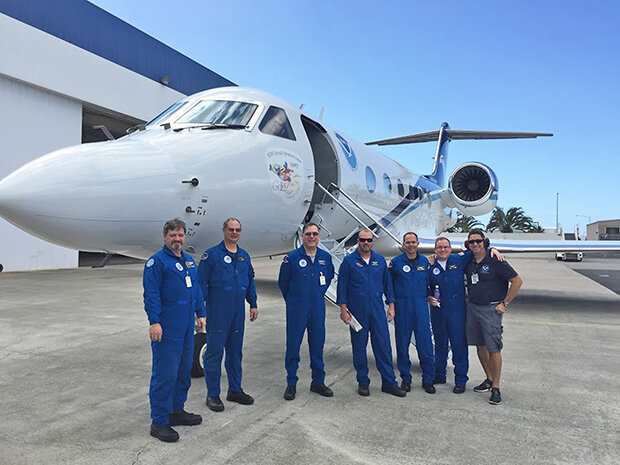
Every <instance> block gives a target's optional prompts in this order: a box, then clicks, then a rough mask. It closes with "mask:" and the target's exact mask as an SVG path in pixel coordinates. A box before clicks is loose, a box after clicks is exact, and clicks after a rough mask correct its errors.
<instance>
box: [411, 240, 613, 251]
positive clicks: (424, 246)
mask: <svg viewBox="0 0 620 465" xmlns="http://www.w3.org/2000/svg"><path fill="white" fill-rule="evenodd" d="M449 239H450V242H451V243H452V249H453V250H459V249H463V248H464V245H463V244H464V243H465V241H466V240H467V236H462V237H454V236H451V237H449ZM489 240H490V241H491V246H493V247H495V248H496V249H498V250H499V251H500V252H502V253H507V252H510V253H520V252H618V251H620V241H561V240H558V241H554V240H546V241H542V240H528V239H494V238H489ZM434 244H435V239H434V238H433V239H427V238H420V246H419V249H420V251H422V252H429V251H430V250H433V247H434Z"/></svg>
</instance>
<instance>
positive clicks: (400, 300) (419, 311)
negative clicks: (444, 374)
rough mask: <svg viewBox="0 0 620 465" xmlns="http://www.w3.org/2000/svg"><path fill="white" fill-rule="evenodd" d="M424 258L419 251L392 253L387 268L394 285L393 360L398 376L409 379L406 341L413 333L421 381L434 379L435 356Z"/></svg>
mask: <svg viewBox="0 0 620 465" xmlns="http://www.w3.org/2000/svg"><path fill="white" fill-rule="evenodd" d="M429 268H430V265H429V263H428V259H427V258H426V257H424V256H422V255H420V254H418V255H417V257H416V258H415V259H414V260H409V259H408V258H407V255H406V254H404V253H403V254H401V255H398V256H397V257H394V258H393V259H392V261H391V262H390V266H389V270H390V275H391V277H392V283H393V285H394V298H395V301H396V302H395V310H396V314H395V317H394V329H395V335H396V360H397V362H398V363H397V364H398V370H399V371H400V377H401V378H402V380H403V381H404V382H406V383H411V361H410V360H409V344H410V343H411V334H412V332H413V333H414V334H415V341H416V349H417V351H418V358H419V360H420V368H421V369H422V383H423V384H432V383H433V379H435V356H434V353H433V340H432V336H431V322H430V313H429V311H428V301H427V300H426V298H427V296H428V270H429Z"/></svg>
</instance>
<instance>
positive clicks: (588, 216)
mask: <svg viewBox="0 0 620 465" xmlns="http://www.w3.org/2000/svg"><path fill="white" fill-rule="evenodd" d="M580 216H581V217H583V218H587V219H588V224H590V223H592V217H591V216H590V215H575V218H579V217H580ZM577 227H579V225H577ZM587 235H588V225H586V237H587Z"/></svg>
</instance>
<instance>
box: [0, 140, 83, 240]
mask: <svg viewBox="0 0 620 465" xmlns="http://www.w3.org/2000/svg"><path fill="white" fill-rule="evenodd" d="M68 155H69V153H68V152H67V151H62V150H61V151H58V152H53V153H51V154H48V155H46V156H43V157H41V158H38V159H36V160H34V161H32V162H30V163H28V164H26V165H24V166H22V167H21V168H19V169H18V170H16V171H14V172H13V173H11V174H9V175H8V176H7V177H5V178H4V179H2V181H0V216H2V217H3V218H4V219H6V220H7V221H9V222H10V223H13V224H14V225H15V226H17V227H19V228H21V229H23V230H25V231H27V232H29V233H31V234H33V235H35V236H38V237H41V238H43V239H47V240H51V239H52V237H53V236H50V235H49V232H52V233H53V230H54V228H53V225H52V224H50V223H53V221H51V220H52V219H53V218H54V217H57V216H63V217H64V216H67V215H68V214H69V213H70V208H68V204H67V200H68V199H69V198H73V197H74V193H72V192H71V182H70V181H69V180H68V179H66V178H65V177H64V176H63V166H64V167H66V163H67V160H68V158H69V156H68ZM68 181H69V182H68ZM52 242H56V243H59V241H58V240H53V241H52Z"/></svg>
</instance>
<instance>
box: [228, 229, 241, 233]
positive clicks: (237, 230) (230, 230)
mask: <svg viewBox="0 0 620 465" xmlns="http://www.w3.org/2000/svg"><path fill="white" fill-rule="evenodd" d="M226 229H228V232H241V228H226Z"/></svg>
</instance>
